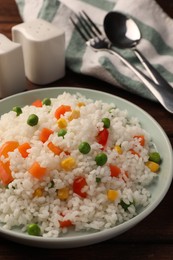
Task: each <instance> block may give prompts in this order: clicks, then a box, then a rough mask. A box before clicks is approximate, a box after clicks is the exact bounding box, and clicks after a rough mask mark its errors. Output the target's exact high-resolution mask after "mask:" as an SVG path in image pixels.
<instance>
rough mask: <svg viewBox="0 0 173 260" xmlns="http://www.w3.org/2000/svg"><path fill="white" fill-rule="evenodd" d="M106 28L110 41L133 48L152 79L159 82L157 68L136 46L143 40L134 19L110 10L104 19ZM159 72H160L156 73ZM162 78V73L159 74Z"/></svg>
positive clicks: (121, 47)
mask: <svg viewBox="0 0 173 260" xmlns="http://www.w3.org/2000/svg"><path fill="white" fill-rule="evenodd" d="M104 30H105V34H106V36H107V38H108V39H109V40H110V42H111V43H112V44H113V45H114V46H116V47H118V48H120V49H125V48H131V49H133V51H134V53H135V54H136V56H137V58H138V59H139V60H140V62H141V63H142V64H143V66H144V67H145V69H146V70H147V71H148V73H149V75H150V77H151V78H152V80H153V81H154V82H155V83H156V84H158V78H157V75H153V73H154V74H155V73H156V70H155V69H154V68H153V67H152V65H151V64H150V63H149V61H148V60H147V59H146V58H145V57H144V56H143V55H142V54H141V52H140V51H139V50H137V49H136V48H135V47H136V45H137V44H138V43H139V41H140V40H141V37H142V36H141V32H140V30H139V28H138V26H137V24H136V23H135V21H134V20H132V19H131V18H129V17H127V16H126V15H124V14H122V13H119V12H115V11H113V12H109V13H108V14H107V15H106V16H105V19H104ZM156 74H158V72H157V73H156ZM159 78H160V75H159Z"/></svg>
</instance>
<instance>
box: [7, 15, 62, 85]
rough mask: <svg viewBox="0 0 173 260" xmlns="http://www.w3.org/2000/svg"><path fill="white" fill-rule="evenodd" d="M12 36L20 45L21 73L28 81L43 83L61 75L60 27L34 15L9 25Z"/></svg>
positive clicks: (56, 78)
mask: <svg viewBox="0 0 173 260" xmlns="http://www.w3.org/2000/svg"><path fill="white" fill-rule="evenodd" d="M12 39H13V41H14V42H17V43H20V44H21V45H22V48H23V55H24V64H25V75H26V77H27V78H28V79H29V80H30V81H31V82H32V83H34V84H38V85H45V84H49V83H51V82H54V81H56V80H58V79H60V78H62V77H63V76H64V75H65V34H64V31H63V30H61V29H59V28H57V27H56V26H54V25H52V24H51V23H49V22H47V21H45V20H42V19H34V20H31V21H28V22H24V23H21V24H18V25H15V26H14V27H12Z"/></svg>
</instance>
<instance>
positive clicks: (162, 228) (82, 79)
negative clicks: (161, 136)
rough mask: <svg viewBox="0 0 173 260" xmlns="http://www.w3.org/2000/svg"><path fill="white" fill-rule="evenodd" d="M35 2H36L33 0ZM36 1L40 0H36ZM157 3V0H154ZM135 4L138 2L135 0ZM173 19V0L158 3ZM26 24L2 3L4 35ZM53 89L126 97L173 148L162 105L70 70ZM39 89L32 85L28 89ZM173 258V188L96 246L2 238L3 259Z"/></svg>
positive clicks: (9, 2)
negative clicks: (152, 121)
mask: <svg viewBox="0 0 173 260" xmlns="http://www.w3.org/2000/svg"><path fill="white" fill-rule="evenodd" d="M33 1H34V0H33ZM35 1H36V0H35ZM151 1H153V0H151ZM134 2H135V0H134ZM157 2H158V3H159V4H160V6H161V7H162V8H163V9H164V10H165V12H167V13H168V14H169V15H170V16H171V17H173V1H172V0H157ZM20 22H22V20H21V18H20V16H19V13H18V9H17V6H16V4H15V1H14V0H0V33H2V34H5V35H6V36H7V37H9V38H10V39H11V27H12V26H14V25H16V24H18V23H20ZM51 86H75V87H84V88H87V87H89V88H93V89H98V90H102V91H106V92H109V93H113V94H115V95H117V96H120V97H123V98H125V99H127V100H129V101H131V102H133V103H134V104H136V105H138V106H140V107H141V108H143V109H144V110H145V111H147V112H148V113H149V114H150V115H151V116H153V117H154V118H155V119H156V120H157V121H158V123H159V124H160V125H161V126H162V127H163V129H164V130H165V132H166V133H167V135H168V137H169V139H170V141H171V144H172V146H173V115H171V114H169V113H168V112H167V111H166V110H165V109H164V108H162V106H161V105H160V104H158V103H154V102H151V101H149V100H146V99H143V98H140V97H138V96H135V95H132V94H130V93H128V92H126V91H123V90H120V89H118V88H116V87H114V86H112V85H109V84H107V83H104V82H102V81H99V80H97V79H94V78H92V77H87V76H84V75H78V74H75V73H73V72H71V71H69V70H68V69H67V70H66V76H65V77H64V78H63V79H61V80H59V81H58V82H55V83H54V84H51ZM38 87H40V86H36V85H33V84H31V83H30V82H28V89H35V88H38ZM32 258H34V259H38V258H39V259H66V260H68V259H71V260H76V259H91V260H92V259H105V260H108V259H118V260H120V259H122V260H123V259H137V260H139V259H140V260H143V259H145V260H146V259H154V260H155V259H157V260H160V259H161V260H162V259H165V260H166V259H173V186H171V187H170V189H169V191H168V193H167V195H166V196H165V198H164V200H163V201H162V202H161V204H160V205H159V207H157V209H155V210H154V212H153V213H152V214H151V215H150V216H148V217H147V218H146V219H145V220H143V221H142V222H141V223H140V224H138V225H137V226H136V227H134V228H132V229H131V230H129V231H127V232H126V233H124V234H122V235H120V236H118V237H115V238H113V239H110V240H107V241H105V242H102V243H99V244H95V245H92V246H87V247H81V248H74V249H43V248H42V249H40V248H34V247H28V246H24V245H20V244H18V243H15V242H11V241H9V240H6V239H4V238H2V237H0V259H3V260H8V259H18V260H19V259H32Z"/></svg>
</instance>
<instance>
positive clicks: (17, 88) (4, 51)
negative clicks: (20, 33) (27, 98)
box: [0, 34, 26, 98]
mask: <svg viewBox="0 0 173 260" xmlns="http://www.w3.org/2000/svg"><path fill="white" fill-rule="evenodd" d="M25 89H26V78H25V71H24V61H23V53H22V46H21V44H19V43H15V42H13V41H11V40H10V39H8V38H7V37H6V36H5V35H3V34H0V98H4V97H7V96H10V95H12V94H16V93H18V92H21V91H24V90H25Z"/></svg>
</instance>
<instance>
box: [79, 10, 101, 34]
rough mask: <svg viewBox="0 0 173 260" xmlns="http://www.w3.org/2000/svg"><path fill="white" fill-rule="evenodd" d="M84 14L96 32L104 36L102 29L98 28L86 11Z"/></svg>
mask: <svg viewBox="0 0 173 260" xmlns="http://www.w3.org/2000/svg"><path fill="white" fill-rule="evenodd" d="M82 13H83V14H84V15H85V17H86V18H87V19H88V21H90V23H91V24H92V26H93V27H94V28H95V30H96V31H97V32H98V33H99V34H102V32H101V31H100V29H99V28H98V26H97V25H96V24H95V23H94V22H93V20H91V18H90V17H89V16H88V15H87V13H86V12H85V11H82Z"/></svg>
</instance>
